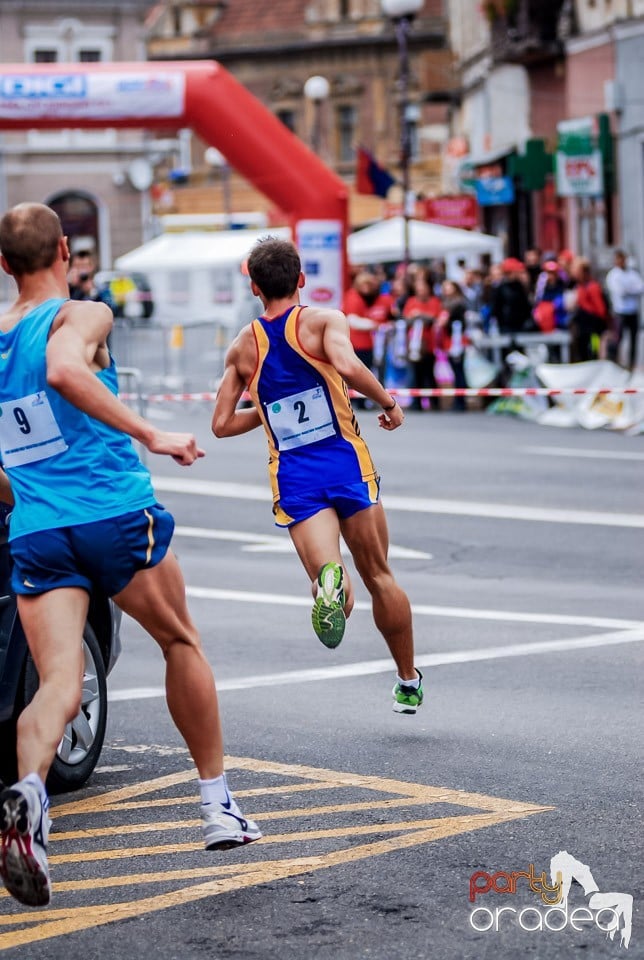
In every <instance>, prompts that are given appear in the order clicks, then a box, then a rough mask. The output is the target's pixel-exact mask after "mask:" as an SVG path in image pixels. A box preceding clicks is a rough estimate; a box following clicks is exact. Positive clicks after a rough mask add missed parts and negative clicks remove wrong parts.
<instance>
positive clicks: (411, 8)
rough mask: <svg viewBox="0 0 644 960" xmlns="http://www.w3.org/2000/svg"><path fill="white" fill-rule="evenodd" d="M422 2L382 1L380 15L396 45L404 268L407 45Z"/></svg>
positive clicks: (408, 155)
mask: <svg viewBox="0 0 644 960" xmlns="http://www.w3.org/2000/svg"><path fill="white" fill-rule="evenodd" d="M423 3H424V0H381V5H382V11H383V13H384V14H385V16H387V17H389V19H390V20H391V21H392V22H393V24H394V29H395V31H396V40H397V42H398V63H399V78H398V86H399V91H400V97H399V104H398V106H399V115H400V167H401V172H402V187H403V261H404V263H405V266H406V265H407V264H408V263H409V261H410V259H411V257H410V252H409V219H410V209H409V194H410V180H409V162H410V160H411V124H412V122H413V121H412V119H411V114H410V110H409V107H410V104H409V45H408V42H407V41H408V37H409V30H410V28H411V23H412V20H413V19H414V16H415V14H417V13H418V11H419V10H420V9H421V7H422V6H423Z"/></svg>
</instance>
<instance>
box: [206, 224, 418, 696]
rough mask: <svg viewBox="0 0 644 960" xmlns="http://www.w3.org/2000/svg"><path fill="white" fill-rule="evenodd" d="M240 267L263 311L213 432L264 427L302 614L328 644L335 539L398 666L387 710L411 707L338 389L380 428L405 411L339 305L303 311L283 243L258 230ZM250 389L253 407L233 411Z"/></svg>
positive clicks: (335, 588)
mask: <svg viewBox="0 0 644 960" xmlns="http://www.w3.org/2000/svg"><path fill="white" fill-rule="evenodd" d="M248 273H249V275H250V278H251V288H252V291H253V293H254V294H255V296H258V297H260V299H261V301H262V304H263V306H264V313H263V315H262V316H261V317H259V318H258V319H257V320H255V321H254V322H253V323H252V324H250V325H249V326H247V327H244V329H243V330H242V331H241V332H240V333H239V335H238V337H237V338H236V339H235V341H234V342H233V344H232V345H231V347H230V350H229V351H228V355H227V357H226V368H225V371H224V376H223V378H222V381H221V384H220V387H219V390H218V392H217V401H216V404H215V411H214V414H213V419H212V428H213V432H214V433H215V435H216V436H217V437H232V436H236V435H238V434H241V433H246V432H247V431H248V430H253V429H254V428H255V427H258V426H260V425H263V426H264V429H265V431H266V436H267V439H268V447H269V474H270V479H271V486H272V489H273V513H274V515H275V522H276V523H277V524H278V525H279V526H284V527H287V528H288V531H289V533H290V535H291V539H292V540H293V543H294V544H295V548H296V550H297V552H298V555H299V557H300V559H301V561H302V563H303V564H304V567H305V569H306V571H307V573H308V575H309V577H310V579H311V583H312V588H313V596H314V598H315V601H314V605H313V610H312V621H313V628H314V630H315V632H316V633H317V635H318V637H319V639H320V640H321V641H322V643H323V644H324V645H325V646H327V647H336V646H337V645H338V644H339V643H340V641H341V640H342V637H343V634H344V627H345V619H346V617H347V616H348V615H349V614H350V612H351V609H352V607H353V590H352V587H351V582H350V580H349V577H348V574H347V571H346V568H345V567H344V564H343V563H342V558H341V554H340V535H342V537H343V539H344V541H345V543H346V544H347V546H348V548H349V550H350V552H351V555H352V556H353V559H354V561H355V565H356V568H357V570H358V572H359V574H360V577H361V578H362V580H363V582H364V584H365V586H366V588H367V590H368V591H369V593H370V594H371V600H372V607H373V616H374V620H375V623H376V626H377V627H378V629H379V630H380V632H381V633H382V635H383V636H384V638H385V640H386V642H387V645H388V647H389V650H390V651H391V655H392V657H393V659H394V661H395V663H396V667H397V670H398V676H397V678H396V683H395V686H394V689H393V698H394V703H393V709H394V711H395V712H396V713H405V714H414V713H416V710H417V709H418V707H419V706H420V705H421V703H422V700H423V689H422V684H421V679H422V677H421V674H420V672H419V671H417V670H416V669H415V668H414V643H413V635H412V618H411V608H410V605H409V600H408V598H407V595H406V594H405V592H404V591H403V590H402V589H401V587H400V586H399V585H398V584H397V583H396V581H395V579H394V576H393V574H392V572H391V569H390V567H389V564H388V562H387V550H388V533H387V521H386V518H385V513H384V510H383V507H382V503H381V502H380V500H379V477H378V475H377V473H376V470H375V467H374V465H373V462H372V460H371V456H370V454H369V450H368V449H367V446H366V444H365V442H364V440H363V439H362V437H361V436H360V430H359V427H358V422H357V420H356V417H355V414H354V412H353V410H352V408H351V403H350V401H349V396H348V393H347V386H349V387H351V388H352V389H354V390H356V391H358V392H359V393H361V394H363V395H364V396H366V397H368V398H369V399H370V400H373V402H374V403H375V404H377V405H378V406H379V407H381V408H382V410H383V411H384V412H383V413H381V414H380V415H379V417H378V420H379V423H380V426H381V427H382V428H383V429H384V430H395V429H396V428H397V427H399V426H400V425H401V423H402V422H403V419H404V417H403V412H402V410H401V409H400V407H399V406H398V404H397V403H396V401H395V400H394V399H393V398H392V397H391V396H390V395H389V394H388V393H387V391H386V390H385V389H384V387H383V386H382V385H381V384H380V383H379V382H378V380H377V379H376V378H375V377H374V375H373V374H372V373H371V371H370V370H368V369H367V367H366V366H365V365H364V364H363V363H362V362H361V361H360V360H359V359H358V357H357V356H356V354H355V352H354V350H353V347H352V346H351V341H350V339H349V326H348V322H347V319H346V317H345V315H344V314H343V313H341V312H340V311H339V310H330V309H328V308H321V307H310V306H308V307H301V306H300V298H299V291H300V289H301V288H302V287H303V286H304V274H303V273H302V270H301V265H300V258H299V255H298V252H297V250H296V248H295V247H294V246H293V244H292V243H289V242H288V241H283V240H275V239H272V238H268V239H266V240H262V241H260V242H259V243H258V244H257V245H256V246H255V247H254V248H253V250H252V252H251V255H250V257H249V258H248ZM245 389H248V391H249V393H250V396H251V399H252V400H253V404H254V407H253V409H252V410H251V409H248V410H244V409H240V410H238V409H237V403H238V401H239V399H240V397H241V395H242V393H243V392H244V390H245Z"/></svg>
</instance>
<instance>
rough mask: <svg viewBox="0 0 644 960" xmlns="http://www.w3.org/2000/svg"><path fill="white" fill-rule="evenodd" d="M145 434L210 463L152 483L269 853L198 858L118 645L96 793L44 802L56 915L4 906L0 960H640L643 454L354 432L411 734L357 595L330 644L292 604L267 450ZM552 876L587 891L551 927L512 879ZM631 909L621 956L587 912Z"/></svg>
mask: <svg viewBox="0 0 644 960" xmlns="http://www.w3.org/2000/svg"><path fill="white" fill-rule="evenodd" d="M153 415H154V416H155V417H158V418H159V422H163V423H164V424H167V426H168V428H172V429H192V430H194V431H195V432H196V433H197V434H198V437H199V439H200V440H201V441H203V443H204V446H205V447H206V448H207V457H206V458H205V459H204V460H203V461H201V462H200V463H198V464H196V465H195V466H194V467H192V468H190V469H189V470H185V469H184V470H182V469H181V468H179V467H177V466H175V465H174V464H173V463H171V462H166V461H165V460H161V459H159V458H154V462H153V463H151V464H150V466H151V468H152V470H153V474H154V476H155V477H156V478H158V483H157V489H158V494H159V499H160V500H161V501H162V502H163V503H165V504H166V505H167V506H168V507H169V508H171V509H172V510H173V512H174V513H175V516H176V519H177V524H178V530H177V536H176V539H175V548H176V551H177V553H178V554H179V557H180V560H181V563H182V566H183V570H184V573H185V578H186V583H187V587H188V593H189V597H190V604H191V609H192V611H193V613H194V616H195V619H196V621H197V623H198V625H199V627H200V629H201V631H202V634H203V639H204V643H205V647H206V649H207V652H208V655H209V657H210V659H211V662H212V663H213V665H214V666H215V670H216V674H217V678H218V682H219V688H220V700H221V709H222V714H223V720H224V727H225V737H226V748H227V753H228V755H229V756H230V758H231V759H230V761H229V764H228V767H229V778H230V782H231V785H232V787H233V789H234V790H235V792H236V794H237V795H238V797H239V800H240V803H241V804H242V806H243V809H244V810H245V811H246V812H247V813H248V814H249V815H251V816H255V817H256V818H257V820H258V821H259V823H260V824H261V826H262V828H263V830H264V832H265V839H264V840H262V841H261V842H259V843H256V844H253V845H252V846H251V847H248V848H246V849H245V850H238V851H231V852H228V853H225V854H219V855H213V854H206V853H204V852H203V851H202V850H201V848H200V835H199V828H198V823H197V817H198V806H197V803H198V801H197V798H196V796H197V795H196V789H195V786H196V785H195V781H194V779H193V773H192V769H191V764H190V760H189V758H188V757H187V755H186V752H185V750H184V748H183V746H182V744H181V741H180V739H179V737H178V735H177V734H176V732H175V731H174V728H173V727H172V724H171V723H170V721H169V719H168V716H167V712H166V709H165V704H164V701H163V698H162V683H163V664H162V661H161V658H160V656H159V655H158V654H157V652H156V650H155V649H153V647H152V644H151V641H148V640H147V638H145V637H144V636H143V634H142V632H141V631H140V630H139V629H138V628H137V627H136V625H134V624H133V623H131V622H128V623H126V624H124V628H123V638H124V642H125V651H124V653H123V655H122V658H121V660H120V662H119V663H118V665H117V667H116V669H115V671H114V673H113V674H112V677H111V679H110V690H111V696H112V702H111V706H110V719H109V728H108V735H107V740H106V745H105V749H104V753H103V756H102V760H101V765H100V767H99V769H98V770H97V771H96V773H95V775H94V777H93V778H92V780H91V781H90V783H89V785H88V786H87V787H86V788H85V789H83V790H82V791H80V792H79V793H78V794H76V795H68V796H66V797H59V798H57V799H56V801H55V807H54V817H55V832H54V833H53V834H52V840H51V845H50V854H51V863H52V873H53V879H54V901H53V903H52V905H51V907H50V908H49V910H48V911H36V912H27V911H26V910H23V909H21V908H16V907H15V905H14V903H13V902H12V901H10V900H9V899H8V898H6V897H0V953H2V955H3V956H7V957H11V958H14V957H15V958H20V960H23V958H24V960H41V958H42V960H44V958H47V960H52V958H54V960H58V958H60V960H63V958H64V960H77V958H78V960H81V958H86V957H91V958H92V960H94V958H97V960H98V958H103V957H105V958H107V957H110V958H115V957H116V958H121V957H123V958H129V957H141V958H155V960H174V958H177V960H178V958H181V960H197V958H201V957H204V958H206V957H208V958H209V960H215V958H216V960H219V958H238V960H269V958H270V960H304V958H307V960H308V958H315V960H353V958H357V957H360V958H363V957H364V958H373V960H389V958H391V957H406V958H407V957H409V958H412V957H413V958H419V960H420V958H422V960H425V958H430V957H431V958H432V960H433V958H438V960H460V958H463V960H486V958H492V957H499V958H502V960H506V958H507V960H514V958H515V957H519V956H528V957H536V958H560V957H561V958H564V957H565V958H567V957H580V956H583V957H585V958H587V960H589V958H592V960H594V958H604V957H614V956H618V955H624V956H628V957H638V956H644V930H643V929H642V914H641V895H642V879H641V857H642V846H641V836H642V832H641V810H642V806H641V743H642V739H643V738H642V729H641V728H642V716H641V672H640V671H641V664H642V641H643V640H644V612H643V609H642V588H641V576H642V559H643V553H642V527H643V526H644V493H643V490H644V484H643V483H642V477H643V466H644V443H643V439H642V437H641V436H640V437H626V436H621V435H615V434H611V433H609V432H598V433H588V432H584V431H581V430H571V431H558V430H553V429H547V428H540V427H537V426H535V425H534V424H531V423H525V422H520V421H517V420H515V419H510V418H500V417H491V416H486V415H485V414H483V413H475V412H470V413H467V414H465V415H458V414H451V413H448V412H443V413H441V414H438V415H433V414H429V413H423V414H409V416H408V417H407V420H406V423H405V426H404V428H403V429H401V430H399V431H397V432H396V433H394V434H385V433H384V432H383V431H380V430H378V429H377V428H376V425H375V414H373V413H367V414H363V415H362V416H361V423H362V425H363V432H364V434H365V435H366V437H367V439H368V441H369V442H370V444H371V446H372V452H373V454H374V458H375V460H376V462H377V464H378V466H379V468H380V470H381V473H382V476H383V486H382V489H383V500H384V503H385V507H386V508H387V510H388V517H389V526H390V534H391V543H392V564H393V566H394V568H395V570H396V573H397V576H398V578H399V580H400V582H401V584H402V585H403V586H404V587H405V589H406V590H407V591H408V593H409V596H410V598H411V601H412V604H413V607H414V611H415V631H416V648H417V657H418V662H419V664H421V669H422V670H423V671H424V673H425V682H426V694H427V698H426V703H425V705H424V706H423V708H422V712H421V713H419V714H418V715H417V716H416V717H404V716H397V715H394V714H393V713H392V711H391V700H390V691H391V686H392V683H393V670H392V669H391V666H390V664H389V662H388V660H387V654H386V648H385V646H384V643H383V641H382V640H381V638H380V637H379V635H378V634H377V632H376V630H375V628H374V626H373V624H372V622H371V618H370V615H369V611H368V603H367V596H366V593H365V591H364V589H363V588H362V587H361V585H356V586H357V590H356V593H357V597H358V601H359V603H358V608H357V609H356V611H355V612H354V614H353V616H352V617H351V620H350V622H349V625H348V629H347V634H346V636H345V639H344V641H343V643H342V645H341V646H340V647H339V648H338V649H337V650H335V651H328V650H326V649H325V648H323V647H322V646H321V645H320V644H319V642H318V641H317V640H316V638H315V636H314V635H313V633H312V631H311V628H310V626H309V601H308V594H307V590H308V584H307V582H306V579H305V577H304V574H303V571H302V570H301V569H300V566H299V563H298V561H297V558H296V557H295V554H294V553H293V552H292V551H291V550H290V549H289V541H288V537H287V536H286V535H285V534H284V533H282V532H280V531H278V530H277V529H276V528H274V527H273V525H272V517H271V513H270V502H269V499H268V494H267V483H266V478H265V463H266V450H265V443H264V440H263V437H262V436H261V435H260V434H259V433H257V434H255V435H250V436H246V437H241V438H237V439H234V440H227V441H216V440H214V438H211V437H210V436H209V411H208V410H207V409H206V408H205V406H203V405H198V404H195V405H183V406H181V407H164V408H158V409H155V410H154V411H153ZM638 744H640V746H638ZM559 851H567V852H568V853H569V854H570V855H571V856H572V857H574V858H575V859H576V860H577V861H579V862H580V864H583V865H585V866H586V868H587V869H586V870H582V869H581V866H579V865H578V866H577V867H572V868H571V869H572V874H573V875H576V876H577V877H578V878H579V879H580V880H583V881H584V884H585V888H584V886H580V885H578V884H576V883H573V885H572V887H571V891H570V894H569V900H568V913H567V915H566V916H564V915H562V914H561V913H559V914H558V915H557V916H555V915H554V914H553V915H551V916H550V917H547V916H546V911H547V909H548V908H547V906H546V905H545V903H544V902H543V900H542V899H541V897H540V892H541V888H540V886H539V883H538V880H537V881H535V880H533V881H532V885H533V889H531V888H530V879H529V878H528V877H525V876H521V877H515V878H514V879H512V877H511V876H510V875H511V874H512V872H523V873H528V874H529V873H530V864H533V865H534V871H533V874H534V875H535V876H536V877H537V878H539V877H540V876H541V874H542V872H545V878H544V879H546V881H547V882H548V883H549V882H550V881H549V874H550V861H551V858H552V857H553V856H554V855H555V854H557V853H558V852H559ZM570 862H572V860H571V861H570ZM638 865H639V866H638ZM588 870H589V871H590V873H591V874H592V878H591V879H589V874H588ZM477 873H478V875H479V876H478V877H477V878H476V879H475V880H474V881H472V880H471V878H472V876H473V875H474V874H477ZM493 874H497V877H496V880H495V881H494V884H495V885H496V890H495V889H494V886H493V881H492V879H491V877H492V875H493ZM593 879H594V886H593V883H592V880H593ZM471 884H473V885H474V886H475V887H476V888H477V891H476V899H475V902H474V903H472V902H471V900H470V888H471ZM513 885H514V889H515V892H512V886H513ZM488 886H489V887H491V888H490V889H487V890H486V889H485V888H486V887H488ZM593 889H595V890H597V889H598V890H599V891H600V892H601V893H613V894H617V896H615V897H608V898H603V899H601V903H600V902H599V901H597V900H595V901H593V900H592V892H593ZM501 890H504V891H505V892H501ZM628 894H631V895H632V896H633V897H634V901H635V902H634V913H633V925H632V938H631V940H630V944H629V947H628V951H626V952H624V948H623V947H620V933H619V932H618V933H617V934H616V936H615V939H610V938H607V935H606V933H605V932H604V931H603V930H602V929H600V928H605V927H606V926H608V925H609V923H610V921H611V919H612V918H613V917H614V916H615V914H614V913H612V912H605V913H604V914H603V915H600V914H598V913H597V906H598V905H603V906H607V905H611V904H612V905H613V906H614V907H615V908H617V906H618V905H621V906H622V907H623V905H624V904H625V903H626V904H627V897H626V898H625V896H624V895H628ZM546 896H547V894H546ZM477 908H478V911H479V912H477V913H476V914H473V911H474V910H475V909H477ZM499 908H510V909H507V910H506V911H505V912H504V913H502V914H501V915H498V913H497V911H498V909H499ZM583 908H586V910H585V912H584V910H583ZM522 910H523V911H524V913H523V914H521V911H522ZM574 910H577V911H581V912H577V913H576V914H575V915H574V916H572V918H571V914H572V913H573V911H574ZM525 911H527V912H525ZM575 918H576V919H575ZM564 923H565V926H564V929H561V930H554V929H547V925H549V926H551V927H558V926H561V925H563V924H564ZM488 924H490V926H491V928H490V929H485V927H487V925H488ZM497 925H498V928H499V929H498V930H497V929H496V927H497ZM620 926H621V928H624V918H623V917H622V919H621V920H620ZM475 927H477V928H478V929H475ZM575 927H577V929H575ZM528 928H530V929H528ZM534 928H536V929H534ZM541 928H543V929H541Z"/></svg>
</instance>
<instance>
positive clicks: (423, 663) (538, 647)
mask: <svg viewBox="0 0 644 960" xmlns="http://www.w3.org/2000/svg"><path fill="white" fill-rule="evenodd" d="M642 641H644V628H640V629H638V630H630V631H625V630H620V631H618V632H615V633H604V634H595V635H591V636H586V637H573V638H569V639H567V640H542V641H535V642H534V643H512V644H508V645H507V646H497V647H482V648H481V649H479V650H450V651H447V652H444V653H430V654H425V655H420V656H417V657H416V658H415V663H416V665H417V666H418V667H441V666H447V665H449V664H454V663H475V662H477V661H482V660H501V659H504V658H506V657H529V656H535V655H543V654H548V653H566V652H567V651H570V650H588V649H592V648H598V647H608V646H615V645H617V644H623V643H641V642H642ZM393 670H394V666H393V662H392V661H391V660H390V659H386V660H364V661H362V662H358V663H346V664H337V665H335V666H331V667H315V668H313V669H309V670H288V671H284V672H282V673H267V674H263V675H262V674H260V675H258V676H245V677H238V678H232V679H230V680H218V681H217V689H218V690H219V691H220V692H223V691H226V690H248V689H252V688H257V687H276V686H283V685H288V684H296V683H314V682H319V681H321V680H339V679H343V678H346V677H363V676H366V675H368V674H376V673H391V672H393ZM164 696H165V689H164V688H163V687H132V688H129V689H123V690H111V691H110V692H109V694H108V699H109V700H113V701H116V700H147V699H152V698H154V697H164Z"/></svg>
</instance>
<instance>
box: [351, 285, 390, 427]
mask: <svg viewBox="0 0 644 960" xmlns="http://www.w3.org/2000/svg"><path fill="white" fill-rule="evenodd" d="M392 305H393V298H392V296H391V294H389V293H381V292H380V284H379V282H378V278H377V277H376V276H375V275H374V274H373V273H370V272H369V271H368V270H361V271H360V272H359V273H357V274H356V276H355V279H354V281H353V286H352V287H351V288H350V289H349V290H347V292H346V293H345V295H344V298H343V300H342V312H343V313H344V314H346V317H347V320H348V321H349V336H350V339H351V345H352V347H353V349H354V350H355V353H356V356H357V357H358V359H359V360H362V362H363V363H364V365H365V366H366V367H368V368H369V370H371V369H372V368H373V331H374V330H375V329H376V327H378V326H379V325H380V324H381V323H389V322H390V321H391V319H392V316H393V314H392ZM353 405H354V407H356V408H360V409H364V406H365V401H364V399H362V398H358V399H357V400H353Z"/></svg>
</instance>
